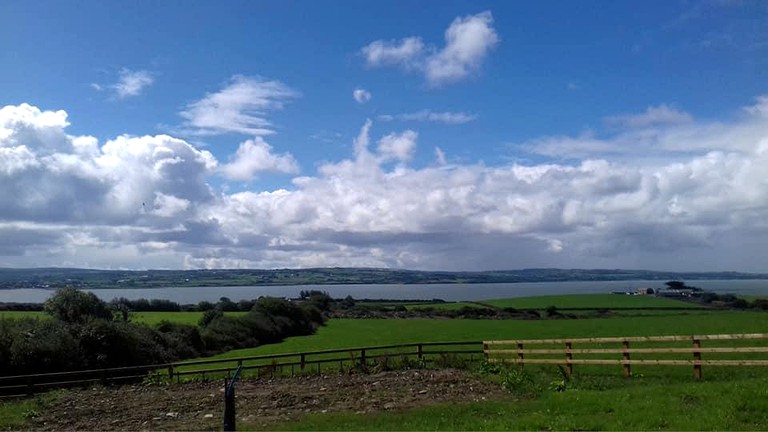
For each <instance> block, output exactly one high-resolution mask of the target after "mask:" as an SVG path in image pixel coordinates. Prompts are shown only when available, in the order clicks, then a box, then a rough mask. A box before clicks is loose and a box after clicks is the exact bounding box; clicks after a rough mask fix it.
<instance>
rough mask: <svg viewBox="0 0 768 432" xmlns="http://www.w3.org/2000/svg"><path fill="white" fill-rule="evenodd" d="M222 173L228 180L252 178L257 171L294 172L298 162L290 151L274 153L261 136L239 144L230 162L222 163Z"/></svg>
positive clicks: (297, 167) (296, 169)
mask: <svg viewBox="0 0 768 432" xmlns="http://www.w3.org/2000/svg"><path fill="white" fill-rule="evenodd" d="M221 170H222V173H223V174H224V176H225V177H226V178H228V179H230V180H243V181H248V180H252V179H253V178H254V177H255V176H256V174H257V173H259V172H265V171H267V172H279V173H286V174H295V173H297V172H299V164H298V163H297V162H296V159H294V158H293V156H292V155H291V154H290V153H286V154H282V155H276V154H273V153H272V146H270V145H269V144H267V142H266V141H264V139H263V138H261V137H256V138H255V139H252V140H248V141H245V142H243V143H242V144H240V147H238V149H237V153H236V154H235V158H234V160H233V161H232V162H230V163H228V164H226V165H222V167H221Z"/></svg>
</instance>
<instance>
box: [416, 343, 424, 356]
mask: <svg viewBox="0 0 768 432" xmlns="http://www.w3.org/2000/svg"><path fill="white" fill-rule="evenodd" d="M416 355H417V356H418V357H419V360H421V359H422V358H424V346H423V345H422V344H419V345H418V346H417V347H416Z"/></svg>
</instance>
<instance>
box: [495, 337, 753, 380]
mask: <svg viewBox="0 0 768 432" xmlns="http://www.w3.org/2000/svg"><path fill="white" fill-rule="evenodd" d="M767 339H768V333H750V334H721V335H693V336H647V337H603V338H576V339H521V340H496V341H485V342H483V352H484V353H485V356H486V358H487V359H488V361H489V362H492V363H514V364H518V365H525V364H556V365H562V366H565V368H566V370H567V371H568V374H569V375H572V374H573V366H574V365H620V366H621V367H622V369H623V372H624V376H626V377H630V376H632V365H654V366H692V367H693V375H694V378H696V379H701V376H702V367H703V366H768V359H765V358H762V359H739V358H728V359H722V358H717V359H712V360H709V359H707V360H704V359H702V354H718V355H720V354H746V353H768V346H766V345H761V346H718V347H702V346H701V345H702V341H708V343H709V342H715V341H746V340H767ZM681 342H688V343H690V344H691V345H690V346H688V347H680V346H659V345H664V344H670V343H681ZM598 344H599V345H605V344H615V345H617V346H616V347H615V348H594V347H593V346H594V345H598ZM635 344H652V345H654V346H652V347H636V345H635ZM531 345H533V346H537V345H538V346H541V345H548V346H550V347H548V348H533V349H532V348H529V347H530V346H531ZM553 345H559V347H558V348H551V346H553ZM574 345H581V346H586V348H574ZM507 347H514V348H512V349H509V348H507ZM595 354H601V355H602V354H616V355H617V356H616V357H613V358H594V357H590V356H593V355H595ZM637 354H640V355H644V354H653V355H656V356H658V355H660V354H688V355H689V357H688V358H686V359H684V358H674V359H669V358H667V359H658V358H654V359H649V358H641V359H637V358H633V357H634V356H635V355H637ZM553 355H554V356H557V357H556V358H553V357H552V356H553ZM574 355H581V356H583V357H584V358H574ZM541 356H548V357H541Z"/></svg>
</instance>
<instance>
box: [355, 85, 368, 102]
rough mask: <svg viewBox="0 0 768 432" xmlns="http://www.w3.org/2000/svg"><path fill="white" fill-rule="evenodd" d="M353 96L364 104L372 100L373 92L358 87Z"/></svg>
mask: <svg viewBox="0 0 768 432" xmlns="http://www.w3.org/2000/svg"><path fill="white" fill-rule="evenodd" d="M352 98H353V99H355V101H356V102H357V103H359V104H364V103H366V102H368V101H369V100H371V92H369V91H368V90H366V89H362V88H358V89H355V91H353V92H352Z"/></svg>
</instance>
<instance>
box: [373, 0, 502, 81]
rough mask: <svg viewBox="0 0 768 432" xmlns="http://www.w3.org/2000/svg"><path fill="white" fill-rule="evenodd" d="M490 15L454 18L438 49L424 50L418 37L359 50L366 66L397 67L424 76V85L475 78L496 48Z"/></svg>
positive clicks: (376, 43) (386, 42)
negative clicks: (474, 75) (443, 41)
mask: <svg viewBox="0 0 768 432" xmlns="http://www.w3.org/2000/svg"><path fill="white" fill-rule="evenodd" d="M498 42H499V36H498V34H497V33H496V30H495V29H494V28H493V15H492V14H491V12H490V11H485V12H481V13H479V14H476V15H467V16H465V17H457V18H456V19H454V20H453V22H452V23H451V24H450V26H449V27H448V29H447V30H446V31H445V45H444V46H443V47H442V48H439V49H438V48H434V47H432V48H429V49H427V48H425V46H424V43H423V42H422V39H421V38H420V37H408V38H405V39H401V40H400V41H383V40H377V41H374V42H371V43H370V44H369V45H367V46H365V47H363V48H362V50H361V52H362V54H363V56H364V57H365V60H366V64H367V65H368V66H400V67H402V68H403V69H405V70H406V71H412V70H417V71H420V72H421V73H423V74H424V78H425V79H426V80H427V83H428V84H429V85H430V86H432V87H439V86H442V85H446V84H452V83H455V82H458V81H461V80H463V79H465V78H467V77H469V76H471V75H473V74H475V73H476V72H477V71H478V70H479V69H480V67H481V66H482V64H483V62H484V61H485V58H486V57H487V56H488V53H489V52H490V51H491V50H492V49H493V48H494V47H495V46H496V44H498Z"/></svg>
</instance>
